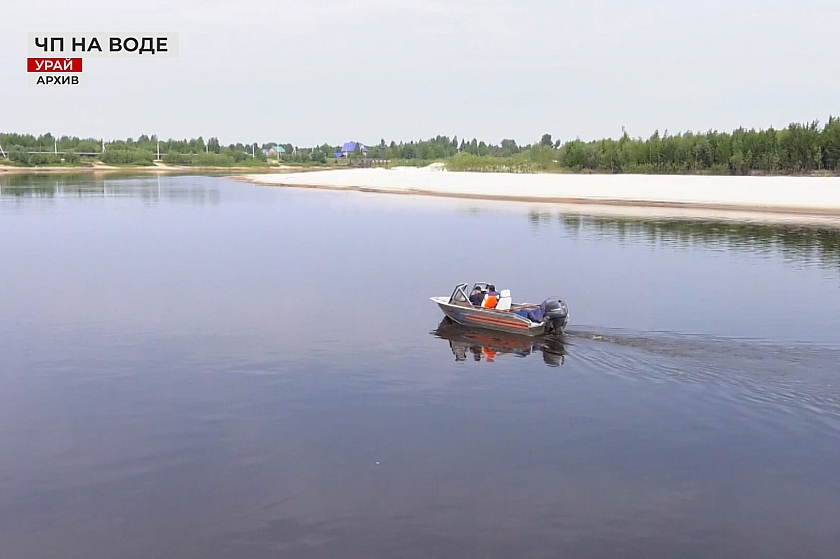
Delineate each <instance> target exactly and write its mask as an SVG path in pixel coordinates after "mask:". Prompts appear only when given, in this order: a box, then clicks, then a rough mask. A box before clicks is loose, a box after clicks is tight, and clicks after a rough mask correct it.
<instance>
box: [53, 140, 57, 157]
mask: <svg viewBox="0 0 840 559" xmlns="http://www.w3.org/2000/svg"><path fill="white" fill-rule="evenodd" d="M53 152H54V153H55V154H56V155H58V139H57V138H53Z"/></svg>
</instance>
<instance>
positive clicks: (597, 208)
mask: <svg viewBox="0 0 840 559" xmlns="http://www.w3.org/2000/svg"><path fill="white" fill-rule="evenodd" d="M326 175H327V173H318V172H308V173H306V176H303V175H302V174H297V173H288V174H284V175H283V176H282V177H279V176H276V177H273V176H268V175H251V174H245V175H238V176H231V177H230V178H231V179H233V180H238V181H244V182H250V183H252V184H258V185H263V186H274V187H286V188H311V189H321V190H335V191H339V190H340V191H351V192H363V193H373V194H400V195H414V196H424V197H438V198H449V199H462V200H473V201H478V200H481V201H490V202H497V203H516V204H522V203H525V204H528V203H530V204H540V205H545V206H554V207H557V208H558V209H559V208H560V207H562V208H563V209H564V211H569V212H570V213H586V214H590V215H591V214H599V215H615V216H624V217H630V216H636V217H642V218H646V219H655V218H666V219H674V218H677V219H679V218H683V219H723V220H728V221H731V220H735V221H756V222H770V223H785V224H803V225H820V226H830V227H840V177H776V176H774V177H749V176H747V177H742V176H737V177H732V176H726V177H721V176H694V175H677V176H674V175H577V174H575V175H570V174H534V175H530V174H511V173H470V172H460V171H459V172H446V171H437V170H435V169H430V168H419V169H405V168H402V169H389V170H386V169H351V170H344V171H329V176H326ZM803 181H804V182H803Z"/></svg>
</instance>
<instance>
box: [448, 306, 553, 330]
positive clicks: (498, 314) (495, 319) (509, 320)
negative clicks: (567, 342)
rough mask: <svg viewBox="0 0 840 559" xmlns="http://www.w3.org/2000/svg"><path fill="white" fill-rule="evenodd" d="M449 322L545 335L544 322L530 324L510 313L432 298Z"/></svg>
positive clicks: (526, 320) (525, 319) (528, 321)
mask: <svg viewBox="0 0 840 559" xmlns="http://www.w3.org/2000/svg"><path fill="white" fill-rule="evenodd" d="M432 301H434V302H435V303H437V305H438V307H440V310H441V311H443V314H445V315H446V316H447V317H448V318H449V319H450V320H452V321H453V322H455V323H457V324H460V325H462V326H470V327H474V328H486V329H488V330H498V331H500V332H508V333H511V334H520V335H524V336H540V335H542V334H545V322H531V321H530V320H528V319H527V318H525V317H522V316H519V315H518V314H515V313H512V312H510V311H497V310H494V309H481V308H476V307H467V306H462V305H453V304H450V303H449V302H448V300H447V299H446V298H444V297H432Z"/></svg>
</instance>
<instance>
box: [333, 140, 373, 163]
mask: <svg viewBox="0 0 840 559" xmlns="http://www.w3.org/2000/svg"><path fill="white" fill-rule="evenodd" d="M357 147H358V149H359V151H360V152H361V153H362V154H366V153H367V147H365V145H364V144H360V143H359V142H347V143H345V144H344V145H343V146H341V151H340V152H338V151H337V152H335V154H334V155H335V157H336V159H338V158H340V157H350V156H351V155H353V154H354V153H356V148H357Z"/></svg>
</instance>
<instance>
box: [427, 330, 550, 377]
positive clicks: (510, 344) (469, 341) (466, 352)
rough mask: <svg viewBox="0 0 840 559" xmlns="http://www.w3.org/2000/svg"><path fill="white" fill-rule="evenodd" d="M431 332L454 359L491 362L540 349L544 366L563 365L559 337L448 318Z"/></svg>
mask: <svg viewBox="0 0 840 559" xmlns="http://www.w3.org/2000/svg"><path fill="white" fill-rule="evenodd" d="M432 334H433V335H435V336H437V337H438V338H443V339H445V340H448V341H449V348H450V349H451V350H452V354H453V355H454V356H455V361H467V360H469V359H470V358H471V359H472V360H473V361H481V360H485V361H489V362H492V361H494V360H495V359H496V357H497V356H498V355H501V354H513V355H516V356H518V357H527V356H529V355H531V354H534V353H537V352H538V351H540V352H542V357H543V362H544V363H545V364H546V365H548V366H549V367H559V366H560V365H562V364H563V360H564V357H565V354H566V351H565V345H564V343H563V339H562V338H559V337H554V336H540V337H537V338H529V337H526V336H517V335H516V334H507V333H504V332H497V331H494V330H484V329H480V328H468V327H466V326H461V325H460V324H456V323H455V322H452V321H451V320H450V319H449V318H444V319H443V320H442V321H441V323H440V324H439V325H438V327H437V329H436V330H435V331H433V332H432Z"/></svg>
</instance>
